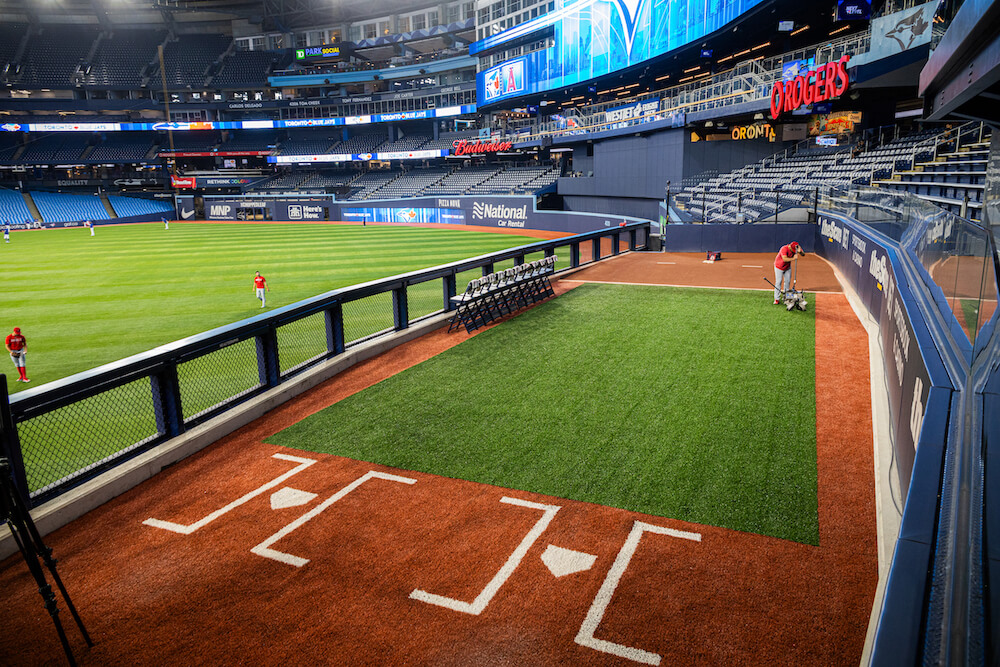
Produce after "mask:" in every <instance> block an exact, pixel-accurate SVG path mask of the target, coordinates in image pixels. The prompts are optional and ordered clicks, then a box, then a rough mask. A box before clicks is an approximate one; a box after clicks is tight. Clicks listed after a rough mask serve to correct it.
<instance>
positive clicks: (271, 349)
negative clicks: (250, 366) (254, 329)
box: [254, 327, 281, 387]
mask: <svg viewBox="0 0 1000 667" xmlns="http://www.w3.org/2000/svg"><path fill="white" fill-rule="evenodd" d="M254 345H255V347H256V349H257V377H258V379H259V380H260V383H261V384H262V385H264V386H265V387H277V386H278V381H279V379H280V378H279V375H280V374H281V371H280V368H281V366H279V365H278V329H277V328H276V327H271V328H269V329H268V330H267V331H265V332H264V333H262V334H258V335H257V336H255V337H254Z"/></svg>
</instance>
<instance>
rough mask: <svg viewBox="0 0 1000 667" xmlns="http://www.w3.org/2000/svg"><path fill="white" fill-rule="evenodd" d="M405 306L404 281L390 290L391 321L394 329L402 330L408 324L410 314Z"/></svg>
mask: <svg viewBox="0 0 1000 667" xmlns="http://www.w3.org/2000/svg"><path fill="white" fill-rule="evenodd" d="M408 311H409V309H408V308H407V300H406V283H404V284H403V286H402V287H397V288H396V289H394V290H392V323H393V328H394V329H395V330H396V331H402V330H403V329H405V328H407V327H408V326H410V314H409V312H408Z"/></svg>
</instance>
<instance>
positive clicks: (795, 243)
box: [788, 241, 799, 250]
mask: <svg viewBox="0 0 1000 667" xmlns="http://www.w3.org/2000/svg"><path fill="white" fill-rule="evenodd" d="M788 247H789V248H791V249H792V250H798V249H799V242H798V241H792V242H791V243H789V244H788Z"/></svg>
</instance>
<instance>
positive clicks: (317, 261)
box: [0, 223, 536, 391]
mask: <svg viewBox="0 0 1000 667" xmlns="http://www.w3.org/2000/svg"><path fill="white" fill-rule="evenodd" d="M535 240H536V239H532V238H528V237H521V236H509V235H499V234H489V233H483V232H473V231H467V230H441V229H421V228H409V227H383V226H373V227H355V226H339V225H239V224H224V225H220V224H210V223H209V224H174V225H172V226H171V228H170V229H169V230H164V229H163V225H162V224H159V223H154V224H147V225H123V226H107V227H98V228H97V233H96V236H94V237H93V238H91V237H90V235H89V232H87V231H86V230H85V229H70V230H60V231H38V232H16V233H14V234H13V235H12V241H11V243H10V244H0V246H2V247H0V251H2V255H0V258H2V260H0V265H2V266H3V269H2V272H3V282H4V291H3V292H2V294H0V329H3V330H4V331H5V332H7V333H9V331H10V329H11V328H12V327H14V326H20V327H21V328H22V329H23V330H24V333H25V335H26V336H27V337H28V342H29V355H28V364H29V366H28V368H29V372H30V376H31V378H32V381H33V385H31V386H35V385H36V384H38V383H42V382H48V381H51V380H55V379H58V378H61V377H65V376H67V375H71V374H73V373H76V372H79V371H82V370H86V369H88V368H93V367H95V366H98V365H101V364H104V363H108V362H111V361H114V360H116V359H120V358H122V357H125V356H128V355H130V354H135V353H138V352H142V351H144V350H148V349H151V348H153V347H156V346H157V345H162V344H164V343H168V342H170V341H173V340H177V339H179V338H183V337H185V336H189V335H192V334H196V333H199V332H201V331H205V330H208V329H211V328H213V327H217V326H221V325H224V324H228V323H230V322H234V321H238V320H240V319H243V318H246V317H250V316H253V315H257V314H258V313H260V312H261V311H260V308H259V304H258V302H257V301H256V300H255V299H254V295H253V290H252V283H251V278H252V276H253V272H254V271H256V270H259V271H261V273H263V274H264V275H265V276H266V277H267V279H268V283H269V284H270V286H271V292H270V293H269V294H268V306H269V307H271V308H273V307H278V306H283V305H287V304H290V303H294V302H296V301H300V300H302V299H305V298H308V297H311V296H314V295H316V294H320V293H323V292H326V291H329V290H331V289H336V288H338V287H345V286H349V285H353V284H357V283H361V282H366V281H369V280H375V279H377V278H382V277H385V276H388V275H393V274H397V273H403V272H407V271H413V270H417V269H421V268H426V267H429V266H434V265H438V264H443V263H446V262H450V261H456V260H459V259H465V258H467V257H470V256H474V255H481V254H485V253H489V252H495V251H498V250H503V249H505V248H509V247H512V246H517V245H523V244H525V243H531V242H534V241H535ZM438 284H439V283H438ZM462 287H464V285H462ZM390 319H391V315H390ZM305 347H309V345H308V344H305ZM296 354H299V353H296ZM3 372H5V373H8V374H11V375H12V374H13V367H9V368H8V369H5V370H4V371H3ZM23 388H24V387H23V386H22V385H20V384H14V383H11V385H10V389H11V391H17V390H20V389H23Z"/></svg>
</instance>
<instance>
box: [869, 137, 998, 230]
mask: <svg viewBox="0 0 1000 667" xmlns="http://www.w3.org/2000/svg"><path fill="white" fill-rule="evenodd" d="M988 160H989V142H988V141H984V142H978V143H972V144H967V145H965V146H962V147H960V148H959V149H958V150H957V151H955V152H948V153H941V152H939V153H938V155H937V158H935V159H932V160H930V161H926V162H918V163H916V164H914V165H913V168H912V169H904V170H897V171H896V172H895V173H894V174H893V175H892V178H890V179H879V180H875V181H873V183H872V185H875V186H876V187H880V188H887V189H890V190H902V191H905V192H910V193H913V194H915V195H917V196H918V197H922V198H924V199H926V200H928V201H931V202H933V203H935V204H937V205H938V206H940V207H941V208H944V209H946V210H949V211H951V212H953V213H957V214H960V215H961V214H962V213H963V209H964V214H965V216H966V217H967V218H969V219H971V220H981V213H982V206H983V198H984V194H985V189H986V164H987V161H988Z"/></svg>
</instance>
